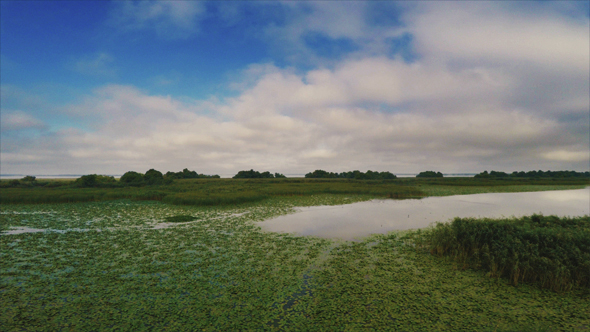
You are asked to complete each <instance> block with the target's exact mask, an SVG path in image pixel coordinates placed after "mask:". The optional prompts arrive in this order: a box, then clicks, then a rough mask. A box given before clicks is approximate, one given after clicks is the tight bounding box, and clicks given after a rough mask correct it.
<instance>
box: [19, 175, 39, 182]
mask: <svg viewBox="0 0 590 332" xmlns="http://www.w3.org/2000/svg"><path fill="white" fill-rule="evenodd" d="M20 180H21V181H24V182H33V181H36V180H37V178H36V177H34V176H32V175H27V176H25V177H24V178H22V179H20Z"/></svg>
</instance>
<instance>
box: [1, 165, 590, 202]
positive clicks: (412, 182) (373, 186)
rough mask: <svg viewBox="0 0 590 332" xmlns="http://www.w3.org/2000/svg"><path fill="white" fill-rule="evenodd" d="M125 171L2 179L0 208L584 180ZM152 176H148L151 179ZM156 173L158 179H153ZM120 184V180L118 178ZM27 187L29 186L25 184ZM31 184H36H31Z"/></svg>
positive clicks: (498, 187)
mask: <svg viewBox="0 0 590 332" xmlns="http://www.w3.org/2000/svg"><path fill="white" fill-rule="evenodd" d="M156 172H157V171H154V172H150V171H148V172H146V174H148V173H149V174H150V176H149V177H147V176H146V175H144V174H140V173H137V174H133V173H136V172H133V173H131V172H128V173H126V174H130V175H129V176H125V178H124V181H127V182H123V183H124V185H123V184H121V180H119V181H118V182H115V183H113V181H115V180H114V179H113V178H112V177H108V176H100V175H96V176H95V175H86V176H83V177H81V178H79V179H77V180H75V181H55V180H45V181H38V182H39V183H38V184H27V185H17V186H12V185H11V184H10V182H11V181H13V180H2V181H1V182H0V185H1V186H2V190H1V191H0V203H1V204H16V203H22V204H38V203H73V202H91V201H108V200H117V199H132V200H156V201H163V202H166V203H170V204H179V205H207V206H210V205H218V204H220V205H224V204H239V203H246V202H259V201H262V200H265V199H268V198H270V197H275V196H294V195H299V196H309V195H316V194H342V195H351V194H354V195H367V196H368V197H369V196H370V197H373V198H398V199H403V198H420V197H425V196H446V195H458V194H473V193H485V192H516V191H537V190H563V189H575V188H582V187H584V186H586V185H589V184H590V179H586V178H498V179H489V178H484V179H480V178H473V177H468V178H458V177H457V178H397V179H391V180H356V179H340V178H336V179H315V178H260V179H219V178H189V179H175V180H173V181H172V182H167V180H166V177H165V176H162V177H160V176H159V175H161V173H160V172H157V173H156ZM152 173H153V174H152ZM158 173H159V174H158ZM121 179H123V177H122V178H121ZM29 182H31V181H29ZM35 182H37V181H36V180H35Z"/></svg>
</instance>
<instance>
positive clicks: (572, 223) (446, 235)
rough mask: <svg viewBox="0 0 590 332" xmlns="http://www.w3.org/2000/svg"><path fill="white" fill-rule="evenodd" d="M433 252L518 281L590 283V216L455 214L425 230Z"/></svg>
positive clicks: (558, 286)
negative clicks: (512, 216) (480, 217)
mask: <svg viewBox="0 0 590 332" xmlns="http://www.w3.org/2000/svg"><path fill="white" fill-rule="evenodd" d="M425 241H426V245H427V246H428V248H429V249H430V251H431V253H433V254H436V255H439V256H449V257H451V258H452V259H454V260H455V261H456V262H457V263H458V264H459V265H461V266H463V267H464V268H466V267H472V268H477V269H482V270H484V271H486V272H488V273H489V275H490V276H492V277H503V278H505V279H507V280H509V281H510V282H511V284H512V285H514V286H517V285H518V284H519V283H522V282H526V283H532V284H535V285H539V286H540V287H543V288H548V289H551V290H553V291H557V292H563V291H568V290H571V289H572V288H577V287H582V288H590V217H589V216H584V217H574V218H569V217H563V218H560V217H556V216H543V215H536V214H535V215H532V216H527V217H522V218H507V219H474V218H455V219H454V220H453V221H452V222H451V223H444V224H443V223H438V224H437V225H436V226H435V227H434V228H433V229H430V230H428V231H427V232H426V233H425Z"/></svg>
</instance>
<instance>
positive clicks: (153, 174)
mask: <svg viewBox="0 0 590 332" xmlns="http://www.w3.org/2000/svg"><path fill="white" fill-rule="evenodd" d="M143 179H144V180H145V182H146V183H147V184H162V183H163V182H164V175H162V172H160V171H156V170H155V169H153V168H152V169H150V170H148V171H147V172H145V175H144V176H143Z"/></svg>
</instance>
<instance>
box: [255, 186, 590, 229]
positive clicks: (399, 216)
mask: <svg viewBox="0 0 590 332" xmlns="http://www.w3.org/2000/svg"><path fill="white" fill-rule="evenodd" d="M533 213H538V214H543V215H557V216H572V217H573V216H583V215H588V214H590V187H589V188H585V189H579V190H556V191H540V192H524V193H491V194H475V195H456V196H446V197H427V198H423V199H408V200H392V199H387V200H372V201H367V202H360V203H353V204H347V205H337V206H312V207H299V208H296V212H295V213H293V214H289V215H285V216H280V217H277V218H273V219H269V220H266V221H263V222H260V223H258V225H259V226H261V227H262V229H263V230H266V231H271V232H286V233H296V234H300V235H314V236H319V237H324V238H338V239H344V240H352V239H354V238H362V237H365V236H367V235H369V234H374V233H387V232H389V231H393V230H407V229H415V228H424V227H428V226H429V225H430V224H432V223H434V222H437V221H438V222H447V221H449V220H452V219H454V218H455V217H462V218H464V217H481V218H502V217H511V216H515V217H521V216H524V215H531V214H533Z"/></svg>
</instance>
